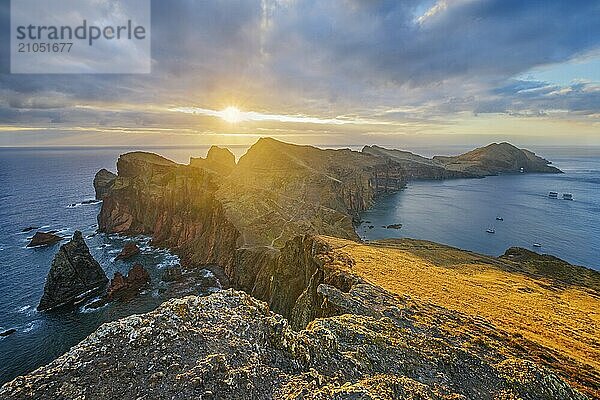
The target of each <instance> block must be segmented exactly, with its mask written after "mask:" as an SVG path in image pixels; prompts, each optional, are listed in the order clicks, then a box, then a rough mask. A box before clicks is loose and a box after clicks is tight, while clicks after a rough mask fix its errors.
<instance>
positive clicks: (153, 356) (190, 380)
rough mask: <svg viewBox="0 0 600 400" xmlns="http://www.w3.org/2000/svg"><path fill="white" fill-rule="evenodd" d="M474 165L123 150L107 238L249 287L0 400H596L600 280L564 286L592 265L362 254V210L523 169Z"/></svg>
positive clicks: (41, 374) (452, 254) (59, 365)
mask: <svg viewBox="0 0 600 400" xmlns="http://www.w3.org/2000/svg"><path fill="white" fill-rule="evenodd" d="M517 150H518V149H517ZM519 151H520V150H519ZM509 153H510V154H516V156H515V160H517V158H519V157H520V156H519V154H523V153H521V152H519V153H513V152H512V150H511V151H510V152H509ZM467 154H468V153H467ZM510 154H509V156H510ZM525 154H526V156H527V158H528V159H529V160H530V161H531V162H533V163H535V165H538V164H537V163H538V162H540V160H538V159H536V158H534V157H533V156H531V155H529V154H528V153H525ZM509 158H510V157H509ZM462 160H463V161H460V162H458V161H452V162H451V161H450V160H440V159H435V158H434V159H433V160H429V159H425V158H422V157H418V156H415V155H410V154H409V153H404V152H395V151H389V150H386V149H382V148H377V147H375V146H374V147H371V148H365V150H364V151H363V152H353V151H350V150H321V149H317V148H314V147H310V146H295V145H290V144H285V143H281V142H278V141H275V140H272V139H261V140H260V141H259V142H258V143H256V144H255V145H254V146H252V147H251V148H250V150H249V151H248V152H247V154H246V155H244V156H243V157H241V158H240V160H239V162H238V163H237V164H235V161H234V159H233V157H232V155H230V154H227V153H226V151H223V150H222V149H217V148H215V149H214V150H212V149H211V153H210V154H209V156H207V158H206V159H192V161H191V164H192V165H179V164H176V163H173V162H171V161H169V160H166V159H164V158H162V157H160V156H157V155H154V154H149V153H140V152H136V153H129V154H125V155H123V156H121V157H120V158H119V161H118V163H117V167H118V177H117V179H116V180H115V181H114V185H113V187H112V188H111V189H110V190H109V192H108V194H107V195H106V196H105V197H104V202H103V206H102V211H101V213H100V215H99V218H98V221H99V227H100V229H101V230H102V231H105V232H118V233H123V234H139V233H144V234H150V235H152V237H153V242H154V244H157V245H160V246H166V247H169V248H170V249H172V250H173V251H175V252H176V253H177V254H179V255H180V256H181V258H182V263H183V265H185V266H186V268H187V269H193V268H198V269H199V268H204V267H207V265H211V266H215V265H216V266H220V267H223V270H224V275H223V281H224V280H225V279H227V280H228V284H231V285H232V286H233V287H235V288H236V289H242V290H244V292H245V293H241V292H236V291H227V292H220V293H217V294H213V295H211V296H208V297H206V298H197V297H187V298H185V299H180V300H171V301H169V302H167V303H165V304H164V305H163V306H161V307H160V308H159V309H158V310H156V311H154V312H152V313H150V314H147V315H144V316H133V317H129V318H126V319H123V320H121V321H117V322H114V323H110V324H105V325H103V326H102V327H101V328H100V329H99V330H98V331H97V332H96V333H94V334H93V335H91V336H90V337H89V338H88V339H86V340H85V341H84V342H82V343H81V344H80V345H79V346H77V347H76V348H74V349H73V350H72V351H71V352H70V353H68V354H67V355H65V356H63V357H61V358H59V359H58V360H56V361H55V362H53V363H51V364H50V365H48V366H46V367H43V368H41V369H39V370H37V371H35V372H34V373H32V374H29V375H27V376H25V377H20V378H17V379H16V380H14V381H13V382H11V383H9V384H7V385H5V386H4V387H3V389H2V392H0V394H1V395H3V396H4V397H7V398H18V397H19V396H23V395H33V396H34V397H35V396H42V397H43V396H49V397H53V396H56V394H57V393H58V391H60V394H61V395H66V396H67V397H82V396H85V397H92V398H93V397H95V396H99V395H100V394H101V395H104V396H107V397H122V396H124V395H125V394H126V395H128V396H135V397H140V396H146V397H152V398H172V397H177V396H179V397H200V396H203V397H210V396H216V397H225V398H264V397H267V398H289V397H292V398H332V397H333V398H336V397H337V398H354V397H365V396H378V397H380V398H389V399H392V398H394V399H395V398H424V399H450V398H452V399H458V398H469V399H470V398H478V399H479V398H480V399H512V398H514V399H516V398H524V399H525V398H531V399H537V398H548V399H550V398H561V399H563V398H564V399H583V398H586V397H585V395H584V394H582V393H585V394H586V395H588V396H590V397H592V398H594V397H598V396H599V395H600V393H598V390H597V388H598V387H599V383H600V374H599V373H598V370H599V365H598V363H597V356H598V354H599V351H600V350H599V349H598V346H597V343H598V342H600V341H599V340H598V334H597V332H598V331H599V330H598V329H597V321H596V320H595V319H593V318H592V317H590V316H591V315H594V310H596V309H597V308H598V306H600V305H599V304H598V296H597V295H594V293H597V291H598V290H599V288H598V287H597V284H596V283H595V282H596V281H595V280H594V279H595V278H594V279H592V280H590V279H588V278H581V279H580V280H577V279H571V280H568V281H567V280H564V279H562V280H561V279H559V278H561V277H564V276H567V275H569V274H573V273H575V274H577V275H580V276H581V277H583V276H584V275H585V274H584V273H583V272H582V271H583V270H582V269H579V267H574V266H570V265H568V264H566V265H565V264H562V263H564V262H562V261H561V262H560V263H559V262H553V261H552V260H546V259H544V260H537V259H535V257H534V256H532V255H527V254H521V253H519V252H517V253H515V252H514V251H513V252H509V253H507V255H505V256H504V257H502V258H499V259H496V258H492V257H485V256H479V255H476V254H474V253H470V252H463V251H460V250H457V249H452V248H449V247H447V246H441V245H437V244H435V243H430V242H423V241H410V240H404V241H381V242H376V243H372V244H370V245H365V244H361V243H359V242H357V239H358V238H357V236H356V234H355V233H354V230H353V226H352V222H353V219H355V218H356V216H357V213H358V212H360V211H362V210H364V209H365V208H367V207H369V206H370V205H371V204H372V201H373V199H374V198H375V197H376V196H378V195H381V194H384V193H386V192H391V191H394V190H397V189H399V188H401V187H402V186H403V185H404V182H406V181H407V180H410V179H417V178H418V179H446V178H453V177H465V176H481V175H487V174H491V173H497V172H515V171H514V168H519V169H520V168H522V167H520V166H519V165H520V164H519V163H518V162H513V163H511V162H508V163H505V164H502V166H500V167H499V166H498V165H497V164H495V163H489V162H488V161H487V160H488V157H487V156H486V157H480V160H484V161H481V162H480V163H479V164H477V167H476V168H475V167H468V168H466V167H465V168H463V167H456V165H457V163H458V164H460V163H462V162H464V160H465V158H463V159H462ZM509 161H510V160H509ZM517 161H518V160H517ZM544 161H545V160H543V161H541V162H544ZM470 165H471V164H470ZM472 165H474V164H472ZM490 165H492V166H493V167H494V168H495V169H493V168H492V167H490ZM532 165H533V164H532ZM544 165H547V162H546V163H545V164H544ZM223 166H227V168H223ZM498 168H502V171H500V170H499V169H498ZM528 168H531V167H528ZM527 171H530V169H528V170H527ZM517 172H518V171H517ZM546 172H556V171H553V170H547V171H546ZM316 234H326V235H330V236H314V235H316ZM559 261H560V260H559ZM539 262H544V263H546V262H548V263H552V266H537V265H538V263H539ZM553 268H554V269H562V270H563V272H560V273H558V272H555V273H554V277H555V278H553V279H556V280H555V282H560V285H559V284H557V285H556V286H553V285H554V283H553V284H550V285H549V283H548V279H547V277H545V276H544V271H546V270H550V269H553ZM217 269H218V270H219V271H220V269H219V268H217ZM567 270H568V272H565V271H567ZM177 279H179V278H176V279H175V280H177ZM581 282H585V285H584V284H582V283H581ZM250 295H251V296H252V297H250ZM257 299H259V300H262V301H264V303H263V302H262V301H258V300H257ZM540 299H544V300H543V301H540ZM557 304H562V305H563V306H565V307H567V308H568V309H569V310H570V311H569V312H567V313H564V312H563V311H561V309H558V308H557V307H556V305H557ZM272 312H275V313H276V314H273V313H272ZM572 326H577V327H579V329H580V332H581V335H573V334H572V329H571V327H572ZM124 341H127V343H129V344H128V345H127V346H123V345H122V343H123V342H124ZM92 360H94V361H97V360H102V362H101V363H98V362H91V361H92ZM75 376H77V379H74V377H75ZM50 382H52V384H50ZM114 382H119V384H118V385H115V384H114ZM125 391H127V392H125Z"/></svg>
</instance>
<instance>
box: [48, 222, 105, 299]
mask: <svg viewBox="0 0 600 400" xmlns="http://www.w3.org/2000/svg"><path fill="white" fill-rule="evenodd" d="M107 283H108V279H107V278H106V274H105V273H104V271H103V270H102V267H100V264H98V262H97V261H96V260H94V258H93V257H92V255H91V254H90V250H89V249H88V247H87V245H86V244H85V241H84V239H83V236H82V234H81V232H80V231H75V233H74V234H73V238H72V239H71V241H69V242H68V243H66V244H64V245H62V246H61V247H60V250H59V251H58V253H56V256H54V260H53V261H52V266H51V267H50V272H48V277H47V278H46V284H45V285H44V294H43V296H42V299H41V300H40V303H39V305H38V307H37V308H38V310H40V311H45V310H50V309H53V308H56V307H59V306H62V305H67V304H72V303H74V302H76V301H79V300H82V299H84V298H85V297H88V296H90V295H92V294H94V293H95V292H98V291H101V290H103V289H104V287H105V286H106V284H107Z"/></svg>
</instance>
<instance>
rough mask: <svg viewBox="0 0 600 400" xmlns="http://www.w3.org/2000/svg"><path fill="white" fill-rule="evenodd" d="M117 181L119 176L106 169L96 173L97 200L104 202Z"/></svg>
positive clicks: (95, 188)
mask: <svg viewBox="0 0 600 400" xmlns="http://www.w3.org/2000/svg"><path fill="white" fill-rule="evenodd" d="M115 179H117V175H115V174H113V173H112V172H110V171H109V170H107V169H104V168H102V169H101V170H100V171H98V172H97V173H96V176H94V190H95V192H96V200H102V199H103V198H104V196H106V194H107V193H108V192H109V191H110V189H112V186H113V184H114V182H115Z"/></svg>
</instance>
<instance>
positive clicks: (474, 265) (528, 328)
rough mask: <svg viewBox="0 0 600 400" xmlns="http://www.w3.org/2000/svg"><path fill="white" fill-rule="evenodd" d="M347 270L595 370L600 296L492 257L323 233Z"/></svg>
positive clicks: (599, 358)
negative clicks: (346, 259)
mask: <svg viewBox="0 0 600 400" xmlns="http://www.w3.org/2000/svg"><path fill="white" fill-rule="evenodd" d="M324 240H326V241H327V242H328V243H330V244H331V245H332V247H334V249H335V250H334V251H335V252H337V253H339V255H340V256H347V257H350V258H352V259H353V260H354V266H353V267H352V272H353V273H354V274H356V275H358V276H360V277H362V278H363V279H365V280H366V281H368V282H370V283H372V284H374V285H377V286H380V287H382V288H384V289H386V290H388V291H390V292H392V293H396V294H408V295H410V296H413V297H415V298H419V299H421V300H425V301H429V302H431V303H433V304H437V305H440V306H442V307H445V308H448V309H452V310H456V311H459V312H462V313H465V314H468V315H472V316H480V317H483V318H485V319H487V320H488V321H490V322H491V323H493V324H494V325H495V326H497V327H499V328H502V329H503V330H505V331H508V332H511V333H517V334H520V335H522V336H523V337H524V338H526V339H529V340H531V341H534V342H536V343H538V344H541V345H543V346H545V347H547V348H550V349H553V350H555V351H557V352H559V353H561V354H563V355H566V356H568V357H570V358H573V359H575V360H577V361H579V362H582V363H584V364H588V365H590V366H592V367H593V368H594V369H595V370H599V369H600V314H599V312H600V299H599V298H598V297H596V296H594V295H592V294H590V292H589V291H586V289H585V288H582V287H579V286H563V287H562V288H555V286H553V283H552V282H551V281H549V280H545V279H534V278H531V277H529V276H527V275H526V274H522V273H519V272H509V271H507V270H506V268H502V266H504V267H507V268H510V267H511V266H510V264H508V263H505V262H503V261H500V260H498V259H495V258H491V257H485V256H480V255H476V254H474V253H469V252H465V251H462V250H458V249H454V248H450V247H447V246H442V245H437V244H434V243H429V242H421V241H399V242H396V243H391V242H389V243H387V242H386V243H373V244H369V245H367V244H361V243H356V242H352V241H348V240H342V239H336V238H331V237H326V238H324Z"/></svg>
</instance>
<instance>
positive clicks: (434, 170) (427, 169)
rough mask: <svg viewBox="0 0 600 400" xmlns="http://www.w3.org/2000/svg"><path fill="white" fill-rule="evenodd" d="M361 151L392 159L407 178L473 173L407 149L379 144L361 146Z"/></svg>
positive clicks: (435, 177)
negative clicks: (447, 165) (452, 167)
mask: <svg viewBox="0 0 600 400" xmlns="http://www.w3.org/2000/svg"><path fill="white" fill-rule="evenodd" d="M362 152H363V153H365V154H371V155H374V156H376V157H381V158H384V159H391V160H394V161H395V162H397V163H398V164H400V165H401V166H402V168H403V169H404V171H405V174H406V178H407V180H415V179H435V180H440V179H453V178H472V177H473V174H470V173H468V172H463V171H456V170H450V169H448V168H446V167H445V166H444V164H443V163H441V162H439V161H437V160H434V159H429V158H425V157H421V156H419V155H416V154H413V153H410V152H408V151H401V150H390V149H385V148H383V147H380V146H365V147H363V149H362Z"/></svg>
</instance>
